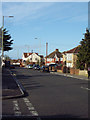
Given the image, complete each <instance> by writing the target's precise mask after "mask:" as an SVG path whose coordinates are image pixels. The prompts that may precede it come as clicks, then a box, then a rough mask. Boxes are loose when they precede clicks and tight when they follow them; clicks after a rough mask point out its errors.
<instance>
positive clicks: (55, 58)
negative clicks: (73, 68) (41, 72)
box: [45, 49, 63, 65]
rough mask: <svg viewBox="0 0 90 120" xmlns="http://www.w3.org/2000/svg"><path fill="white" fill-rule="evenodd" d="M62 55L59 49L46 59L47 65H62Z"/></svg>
mask: <svg viewBox="0 0 90 120" xmlns="http://www.w3.org/2000/svg"><path fill="white" fill-rule="evenodd" d="M62 61H63V60H62V54H61V52H59V50H58V49H56V50H55V51H54V52H52V53H50V54H49V55H48V56H46V57H45V65H49V64H54V63H57V64H60V63H62Z"/></svg>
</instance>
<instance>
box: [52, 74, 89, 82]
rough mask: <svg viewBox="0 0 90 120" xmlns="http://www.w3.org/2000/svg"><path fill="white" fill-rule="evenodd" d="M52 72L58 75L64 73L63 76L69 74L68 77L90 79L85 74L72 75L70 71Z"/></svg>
mask: <svg viewBox="0 0 90 120" xmlns="http://www.w3.org/2000/svg"><path fill="white" fill-rule="evenodd" d="M50 73H51V74H56V75H62V76H67V77H72V78H76V79H81V80H90V79H88V77H87V76H83V75H75V74H73V75H71V74H70V73H60V72H50Z"/></svg>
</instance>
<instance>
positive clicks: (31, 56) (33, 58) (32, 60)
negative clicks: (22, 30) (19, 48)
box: [22, 53, 44, 65]
mask: <svg viewBox="0 0 90 120" xmlns="http://www.w3.org/2000/svg"><path fill="white" fill-rule="evenodd" d="M43 61H44V59H43V55H38V53H23V56H22V64H23V65H26V64H39V65H40V64H41V62H43Z"/></svg>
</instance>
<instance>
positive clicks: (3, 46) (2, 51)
mask: <svg viewBox="0 0 90 120" xmlns="http://www.w3.org/2000/svg"><path fill="white" fill-rule="evenodd" d="M4 17H9V18H12V17H14V16H3V20H2V64H3V56H4V46H3V39H4V36H3V33H4V32H3V29H4ZM2 64H1V66H2Z"/></svg>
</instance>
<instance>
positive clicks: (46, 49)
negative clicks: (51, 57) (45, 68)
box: [46, 43, 48, 64]
mask: <svg viewBox="0 0 90 120" xmlns="http://www.w3.org/2000/svg"><path fill="white" fill-rule="evenodd" d="M47 55H48V43H46V64H47Z"/></svg>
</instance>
